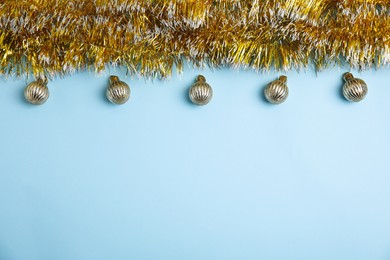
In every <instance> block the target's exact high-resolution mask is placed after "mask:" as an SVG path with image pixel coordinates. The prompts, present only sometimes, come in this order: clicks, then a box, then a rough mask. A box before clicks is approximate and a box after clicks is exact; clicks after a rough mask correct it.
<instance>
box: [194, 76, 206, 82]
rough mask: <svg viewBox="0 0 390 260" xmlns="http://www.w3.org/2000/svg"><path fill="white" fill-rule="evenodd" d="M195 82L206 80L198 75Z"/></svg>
mask: <svg viewBox="0 0 390 260" xmlns="http://www.w3.org/2000/svg"><path fill="white" fill-rule="evenodd" d="M195 82H206V78H205V77H204V76H203V75H198V77H196V80H195Z"/></svg>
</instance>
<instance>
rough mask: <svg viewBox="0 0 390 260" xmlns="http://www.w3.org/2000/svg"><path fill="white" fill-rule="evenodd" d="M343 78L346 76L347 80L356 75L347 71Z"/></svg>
mask: <svg viewBox="0 0 390 260" xmlns="http://www.w3.org/2000/svg"><path fill="white" fill-rule="evenodd" d="M343 78H344V80H345V81H347V80H351V79H354V76H353V75H352V73H350V72H347V73H345V74H344V75H343Z"/></svg>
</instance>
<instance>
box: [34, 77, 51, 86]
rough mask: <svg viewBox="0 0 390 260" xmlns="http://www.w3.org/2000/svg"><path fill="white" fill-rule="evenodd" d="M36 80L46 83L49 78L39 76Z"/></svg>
mask: <svg viewBox="0 0 390 260" xmlns="http://www.w3.org/2000/svg"><path fill="white" fill-rule="evenodd" d="M36 82H37V83H39V84H43V85H47V83H49V80H48V79H47V78H46V77H42V78H41V77H39V78H37V79H36Z"/></svg>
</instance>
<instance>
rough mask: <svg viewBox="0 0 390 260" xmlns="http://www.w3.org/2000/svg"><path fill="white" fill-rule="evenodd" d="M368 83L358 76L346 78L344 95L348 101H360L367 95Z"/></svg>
mask: <svg viewBox="0 0 390 260" xmlns="http://www.w3.org/2000/svg"><path fill="white" fill-rule="evenodd" d="M367 92H368V88H367V84H366V83H365V82H364V81H363V80H361V79H358V78H352V79H348V80H346V82H345V84H344V86H343V95H344V97H345V98H346V99H347V100H348V101H352V102H359V101H362V100H363V99H364V98H365V96H366V95H367Z"/></svg>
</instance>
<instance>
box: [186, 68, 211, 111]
mask: <svg viewBox="0 0 390 260" xmlns="http://www.w3.org/2000/svg"><path fill="white" fill-rule="evenodd" d="M189 96H190V99H191V101H192V103H194V104H196V105H199V106H203V105H206V104H207V103H209V102H210V100H211V98H212V97H213V89H212V88H211V87H210V85H209V84H207V83H206V78H205V77H204V76H202V75H199V76H198V77H197V78H196V80H195V83H194V84H193V85H192V87H191V88H190V91H189Z"/></svg>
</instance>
